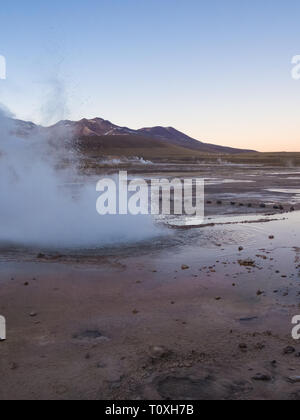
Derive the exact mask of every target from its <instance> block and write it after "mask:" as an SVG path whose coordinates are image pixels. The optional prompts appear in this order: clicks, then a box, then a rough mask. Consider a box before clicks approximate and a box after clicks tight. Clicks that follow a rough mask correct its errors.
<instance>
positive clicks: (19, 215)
mask: <svg viewBox="0 0 300 420" xmlns="http://www.w3.org/2000/svg"><path fill="white" fill-rule="evenodd" d="M16 124H17V123H16V121H15V120H13V119H12V118H11V116H10V115H9V114H8V113H7V111H3V110H1V109H0V194H1V205H0V244H3V243H9V244H17V245H23V246H42V247H49V248H56V249H60V248H69V247H72V248H73V247H78V248H86V247H98V246H99V247H100V246H103V245H107V244H114V243H120V242H128V241H139V240H144V239H147V238H150V237H152V236H153V235H155V234H157V232H156V229H155V227H154V225H153V223H152V219H151V217H147V216H138V217H137V216H99V214H98V213H97V212H96V200H97V193H96V188H95V184H94V183H90V184H88V183H84V184H82V182H81V181H80V180H79V179H78V174H77V172H76V156H75V155H74V152H71V148H70V147H68V145H69V141H70V140H71V138H72V133H70V132H67V131H66V130H65V129H60V131H59V132H57V135H56V136H55V139H53V138H51V139H50V138H48V135H47V134H46V131H45V130H38V131H36V132H35V133H33V134H32V135H30V137H27V138H26V137H23V136H21V135H19V134H18V133H17V131H18V127H17V126H16ZM66 160H68V165H66V164H65V162H66ZM74 168H75V169H74ZM75 179H77V181H78V185H81V187H79V186H78V188H77V189H76V193H75V192H74V191H73V192H72V190H71V189H70V187H69V186H68V185H67V184H68V183H70V182H74V180H75Z"/></svg>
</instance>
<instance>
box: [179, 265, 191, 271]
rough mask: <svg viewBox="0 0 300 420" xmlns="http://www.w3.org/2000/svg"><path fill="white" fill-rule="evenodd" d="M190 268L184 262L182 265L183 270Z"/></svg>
mask: <svg viewBox="0 0 300 420" xmlns="http://www.w3.org/2000/svg"><path fill="white" fill-rule="evenodd" d="M189 268H190V267H189V266H188V265H186V264H182V266H181V270H189Z"/></svg>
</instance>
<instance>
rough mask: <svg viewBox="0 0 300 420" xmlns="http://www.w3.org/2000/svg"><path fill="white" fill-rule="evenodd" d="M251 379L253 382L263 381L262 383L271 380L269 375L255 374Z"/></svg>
mask: <svg viewBox="0 0 300 420" xmlns="http://www.w3.org/2000/svg"><path fill="white" fill-rule="evenodd" d="M252 379H253V381H263V382H268V381H271V380H272V378H271V376H270V375H266V374H263V373H257V374H256V375H254V376H253V377H252Z"/></svg>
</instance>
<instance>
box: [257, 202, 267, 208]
mask: <svg viewBox="0 0 300 420" xmlns="http://www.w3.org/2000/svg"><path fill="white" fill-rule="evenodd" d="M259 207H260V208H261V209H265V208H266V207H267V206H266V205H265V204H264V203H261V204H260V205H259Z"/></svg>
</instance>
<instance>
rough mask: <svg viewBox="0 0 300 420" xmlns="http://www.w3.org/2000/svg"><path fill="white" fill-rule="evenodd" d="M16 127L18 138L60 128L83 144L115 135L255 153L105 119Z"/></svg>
mask: <svg viewBox="0 0 300 420" xmlns="http://www.w3.org/2000/svg"><path fill="white" fill-rule="evenodd" d="M14 121H15V122H16V124H17V127H18V129H17V132H18V134H19V135H24V136H26V135H29V134H30V133H31V132H33V131H41V132H45V133H47V134H48V135H50V136H51V135H56V133H57V132H59V131H60V130H61V129H66V130H70V132H71V133H72V135H73V136H74V137H75V138H77V139H81V141H83V142H84V139H85V138H89V137H93V138H97V137H99V138H100V137H101V138H102V137H107V138H108V139H109V138H111V137H114V136H124V137H125V136H126V137H128V136H130V137H133V139H134V138H135V139H136V141H137V143H139V144H137V147H138V146H139V145H140V146H142V144H141V141H142V140H141V139H142V138H148V139H153V140H160V141H161V142H164V143H167V144H170V145H172V146H177V147H183V148H185V149H189V150H195V151H197V152H204V153H221V154H238V153H252V152H255V150H249V149H239V148H234V147H227V146H220V145H216V144H211V143H205V142H202V141H200V140H197V139H194V138H192V137H190V136H188V135H187V134H185V133H183V132H181V131H179V130H176V129H175V128H173V127H162V126H156V127H144V128H140V129H137V130H135V129H131V128H128V127H122V126H118V125H116V124H113V123H112V122H110V121H108V120H105V119H103V118H99V117H96V118H92V119H87V118H82V119H81V120H79V121H72V120H61V121H59V122H57V123H56V124H53V125H51V126H48V127H43V126H41V125H36V124H34V123H32V122H29V121H28V122H27V121H22V120H14Z"/></svg>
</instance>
